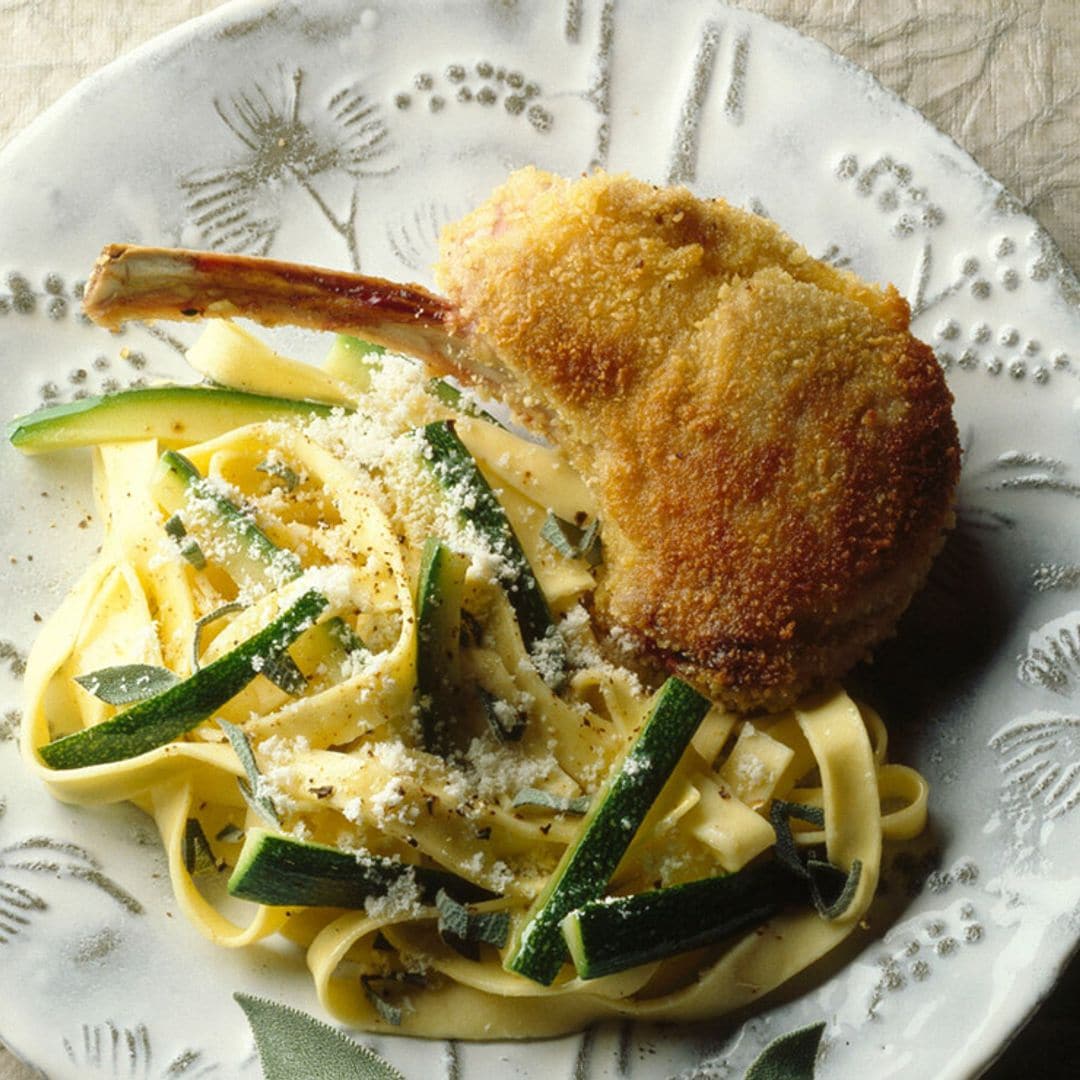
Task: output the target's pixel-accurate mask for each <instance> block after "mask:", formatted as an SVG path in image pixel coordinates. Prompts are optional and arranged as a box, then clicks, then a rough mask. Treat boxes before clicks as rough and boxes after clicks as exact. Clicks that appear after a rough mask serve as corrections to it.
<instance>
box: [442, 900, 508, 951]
mask: <svg viewBox="0 0 1080 1080" xmlns="http://www.w3.org/2000/svg"><path fill="white" fill-rule="evenodd" d="M435 906H436V907H437V908H438V909H439V936H440V937H441V938H442V939H443V941H445V942H446V944H447V945H449V946H450V947H451V948H453V949H456V950H457V951H458V952H459V953H461V954H462V956H466V957H468V958H470V959H473V960H475V959H478V958H479V956H480V950H479V949H478V948H477V946H478V945H480V944H486V945H494V946H495V947H496V948H497V949H501V948H502V947H503V946H504V945H505V944H506V939H507V938H508V937H509V936H510V916H509V914H507V912H505V911H470V910H469V908H467V907H466V906H465V905H464V904H459V903H458V902H457V901H456V900H455V899H454V898H453V897H452V896H450V895H449V894H448V893H447V892H446V890H445V889H440V890H439V891H438V892H437V893H436V894H435Z"/></svg>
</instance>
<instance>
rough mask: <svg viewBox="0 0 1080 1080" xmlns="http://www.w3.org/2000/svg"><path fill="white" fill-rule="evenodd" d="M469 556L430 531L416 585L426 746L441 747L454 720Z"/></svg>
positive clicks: (418, 689)
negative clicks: (449, 546)
mask: <svg viewBox="0 0 1080 1080" xmlns="http://www.w3.org/2000/svg"><path fill="white" fill-rule="evenodd" d="M467 570H468V561H467V560H466V559H465V558H464V557H463V556H461V555H455V554H454V552H452V551H451V550H450V549H449V548H448V547H447V546H446V545H445V544H444V543H443V542H442V541H441V540H439V539H438V538H437V537H429V538H428V539H427V541H426V542H425V543H424V550H423V553H422V554H421V557H420V578H419V582H418V584H417V589H416V630H417V635H416V636H417V645H416V692H417V695H418V698H419V705H420V731H421V737H422V739H423V743H424V746H425V747H426V748H427V749H428V750H431V751H432V752H439V751H440V750H442V749H443V748H445V745H446V743H447V738H448V736H449V734H450V728H451V725H452V724H453V722H454V713H455V709H454V706H455V699H456V697H457V695H458V692H459V690H460V686H459V680H458V662H457V658H458V649H459V645H460V637H461V596H462V592H463V591H464V588H465V573H466V571H467Z"/></svg>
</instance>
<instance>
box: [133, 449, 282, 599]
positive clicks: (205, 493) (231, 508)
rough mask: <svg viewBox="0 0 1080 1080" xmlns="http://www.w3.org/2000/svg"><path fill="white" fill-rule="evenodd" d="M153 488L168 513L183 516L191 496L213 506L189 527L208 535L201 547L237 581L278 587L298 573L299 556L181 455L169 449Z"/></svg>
mask: <svg viewBox="0 0 1080 1080" xmlns="http://www.w3.org/2000/svg"><path fill="white" fill-rule="evenodd" d="M153 490H154V496H155V497H156V498H157V500H158V502H160V503H161V505H162V506H164V507H165V509H166V510H168V511H169V513H173V514H175V513H180V515H181V517H183V511H184V508H185V506H187V504H188V500H189V498H190V497H191V496H194V497H195V498H196V499H200V500H202V501H203V502H204V503H209V504H210V506H211V507H212V508H213V509H212V511H211V513H209V514H202V515H200V521H199V528H198V530H193V529H191V528H188V532H192V531H196V532H198V533H200V534H205V535H204V537H203V539H204V541H205V540H207V539H208V540H209V541H210V542H209V544H207V543H205V542H204V543H203V544H202V545H200V546H201V547H202V548H203V552H204V554H207V553H208V557H209V558H210V559H211V560H213V561H214V562H218V563H220V564H221V565H222V566H223V567H224V568H225V570H226V571H227V572H228V574H229V576H230V577H231V578H232V579H233V580H234V581H236V583H237V584H238V585H243V584H244V583H246V582H254V583H257V584H259V585H262V586H264V587H266V588H277V587H279V586H280V585H281V584H282V583H283V582H285V581H290V580H292V579H293V578H295V577H297V576H298V575H299V574H300V570H301V567H300V560H299V559H298V558H297V557H296V556H295V555H294V554H293V553H292V552H291V551H286V550H284V549H283V548H280V547H278V546H277V544H275V543H274V542H273V541H272V540H271V539H270V537H268V536H267V535H266V533H264V532H263V531H262V529H260V528H259V526H258V525H256V524H255V522H254V521H253V520H252V518H251V516H250V515H249V514H245V513H244V511H243V510H241V509H240V507H239V506H237V505H236V503H234V502H233V501H232V500H231V499H229V498H227V497H226V496H225V495H223V494H222V493H221V492H220V491H219V490H218V489H217V488H216V487H215V486H214V485H213V484H212V483H210V482H209V481H207V480H206V479H205V477H203V476H202V474H201V473H200V472H199V470H198V469H196V468H195V466H194V465H193V464H192V463H191V462H190V461H189V460H188V459H187V458H186V457H184V455H183V454H181V453H178V452H177V451H175V450H166V451H165V452H164V453H163V454H162V455H161V459H160V461H159V462H158V468H157V472H156V474H155V476H154V484H153ZM188 524H190V523H188ZM185 527H187V525H185Z"/></svg>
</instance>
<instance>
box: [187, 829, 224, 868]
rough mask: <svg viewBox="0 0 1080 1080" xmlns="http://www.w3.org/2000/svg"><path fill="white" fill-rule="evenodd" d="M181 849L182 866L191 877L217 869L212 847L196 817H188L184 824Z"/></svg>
mask: <svg viewBox="0 0 1080 1080" xmlns="http://www.w3.org/2000/svg"><path fill="white" fill-rule="evenodd" d="M183 849H184V867H185V868H186V869H187V872H188V873H189V874H190V875H191V876H192V877H204V876H205V875H206V874H212V873H214V872H215V871H216V870H217V860H216V859H215V858H214V849H213V848H211V847H210V841H209V840H207V839H206V833H205V832H203V827H202V825H200V824H199V821H198V819H197V818H188V819H187V822H186V823H185V825H184V844H183Z"/></svg>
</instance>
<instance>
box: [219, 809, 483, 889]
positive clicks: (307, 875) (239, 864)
mask: <svg viewBox="0 0 1080 1080" xmlns="http://www.w3.org/2000/svg"><path fill="white" fill-rule="evenodd" d="M410 881H411V882H412V883H413V884H414V885H415V891H416V897H415V898H416V899H417V900H418V901H419V902H421V903H425V904H431V903H434V901H435V897H436V896H437V894H438V893H439V891H440V890H443V891H445V892H446V893H447V894H449V895H451V896H453V897H454V898H455V899H457V900H459V901H474V900H490V899H491V898H492V897H493V896H494V895H495V894H494V893H491V892H489V891H488V890H487V889H482V888H481V887H480V886H479V885H474V884H472V882H470V881H465V879H464V878H459V877H458V876H457V875H456V874H451V873H450V872H449V871H447V870H438V869H435V868H433V867H428V866H415V865H413V864H412V863H404V862H400V861H399V860H397V859H390V858H387V857H385V856H380V855H369V854H362V853H355V852H348V851H342V850H341V849H339V848H335V847H329V846H327V845H326V844H314V843H311V842H309V841H303V840H294V839H292V838H291V837H288V836H280V835H278V834H276V833H272V832H269V831H267V830H266V829H262V828H254V829H249V830H248V832H247V836H246V838H245V840H244V846H243V848H242V849H241V851H240V854H239V856H238V857H237V860H236V869H235V870H233V872H232V876H231V877H230V878H229V884H228V889H229V893H230V895H232V896H237V897H240V898H241V899H243V900H254V901H255V902H256V903H259V904H267V905H270V906H273V907H338V908H363V907H364V905H365V903H366V902H367V901H368V900H373V899H376V898H378V897H383V896H386V895H387V893H388V892H389V891H390V890H391V889H392V888H393V887H394V886H395V885H399V884H400V883H408V882H410Z"/></svg>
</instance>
